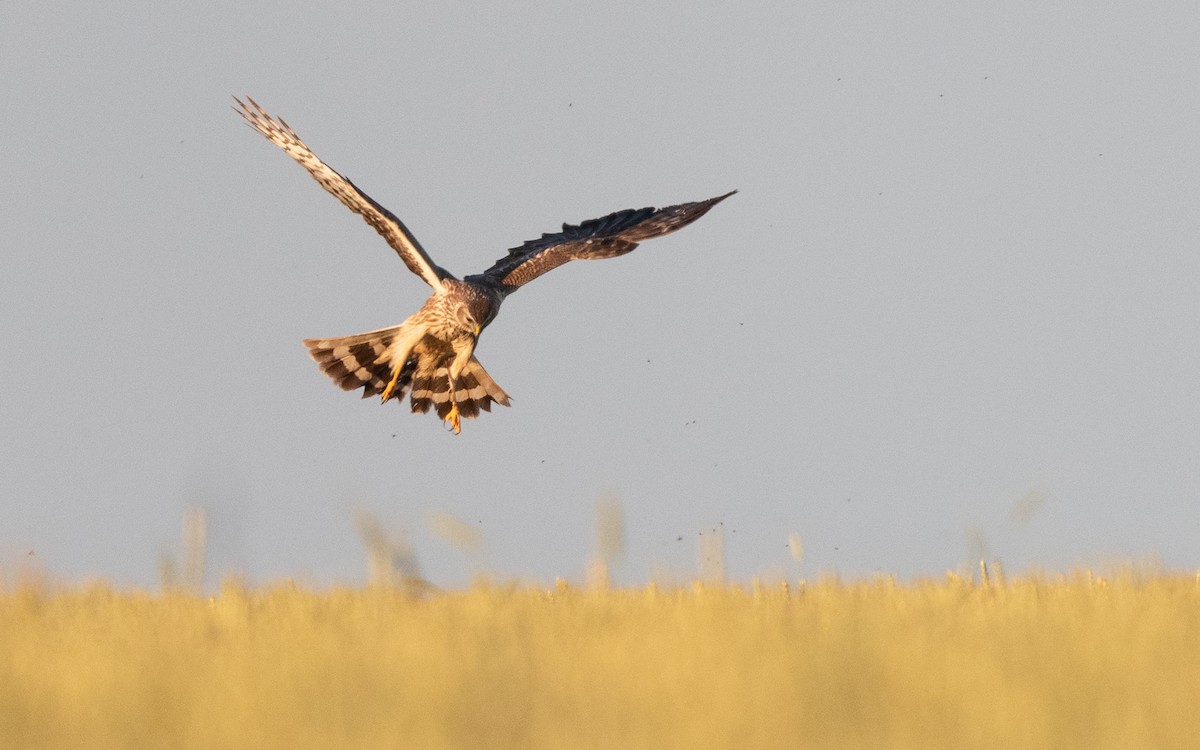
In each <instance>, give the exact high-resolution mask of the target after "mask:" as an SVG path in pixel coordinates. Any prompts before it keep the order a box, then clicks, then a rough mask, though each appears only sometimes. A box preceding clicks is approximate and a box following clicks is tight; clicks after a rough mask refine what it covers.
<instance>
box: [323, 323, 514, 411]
mask: <svg viewBox="0 0 1200 750" xmlns="http://www.w3.org/2000/svg"><path fill="white" fill-rule="evenodd" d="M411 333H412V331H405V330H404V325H399V326H393V327H392V328H382V329H380V330H378V331H370V332H368V333H358V334H354V335H353V336H343V337H341V338H333V339H306V340H305V341H304V345H305V346H307V347H308V353H309V355H310V356H311V357H312V358H313V360H315V361H316V363H317V364H318V365H319V366H320V368H321V372H323V373H325V374H326V375H328V376H329V378H330V379H331V380H332V381H333V382H334V383H337V385H338V386H339V387H340V388H341V389H342V390H344V391H353V390H357V389H359V388H361V389H362V391H363V395H362V397H363V398H368V397H370V396H377V395H379V394H381V393H383V392H384V390H386V389H387V386H388V383H389V382H391V379H392V374H393V373H394V371H395V369H394V368H395V366H396V363H397V362H398V361H399V359H398V357H400V356H401V355H403V356H404V357H405V363H404V368H403V369H402V370H401V371H400V377H399V379H398V380H397V381H396V387H395V388H394V389H393V391H392V393H391V396H390V397H389V398H388V400H389V401H390V400H391V399H396V401H397V402H398V403H399V402H403V400H404V396H405V393H406V392H409V390H410V387H411V395H410V404H411V406H412V410H413V413H422V414H423V413H426V412H428V411H429V410H430V409H435V410H436V413H437V415H438V417H439V418H441V419H445V418H446V417H447V416H448V415H449V414H450V408H451V402H450V370H449V367H448V360H447V359H446V358H445V356H444V354H443V353H442V352H441V351H440V350H441V348H442V347H441V346H440V345H438V344H437V343H436V342H433V341H431V340H430V339H428V338H425V339H422V340H421V341H419V342H418V343H417V344H416V345H415V347H410V346H407V345H406V342H405V340H404V339H407V338H410V334H411ZM417 335H419V334H417ZM442 363H447V364H442ZM457 386H458V387H457V388H456V389H455V393H454V400H455V401H456V402H457V403H458V411H459V414H460V415H461V416H463V417H466V418H473V417H477V416H479V413H480V411H487V412H490V411H491V410H492V404H493V403H498V404H500V405H502V406H509V405H510V403H511V402H510V400H509V396H508V394H507V393H505V392H504V389H503V388H501V387H500V386H499V385H497V384H496V381H495V380H492V376H491V375H488V373H487V370H485V369H483V365H481V364H480V363H479V360H477V359H475V357H473V356H472V357H471V359H470V360H469V361H468V362H467V365H466V367H464V368H463V371H462V374H461V375H459V377H458V383H457Z"/></svg>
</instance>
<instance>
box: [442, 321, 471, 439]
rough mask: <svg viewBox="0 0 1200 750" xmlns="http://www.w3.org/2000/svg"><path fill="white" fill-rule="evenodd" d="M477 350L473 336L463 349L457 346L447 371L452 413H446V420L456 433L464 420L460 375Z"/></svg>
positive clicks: (460, 429)
mask: <svg viewBox="0 0 1200 750" xmlns="http://www.w3.org/2000/svg"><path fill="white" fill-rule="evenodd" d="M474 352H475V337H471V338H470V339H469V340H468V341H467V343H466V346H463V347H462V348H461V349H460V348H458V346H457V345H456V346H455V352H454V361H453V362H451V363H450V368H449V372H447V373H446V380H447V384H448V385H449V386H450V413H449V414H447V415H446V421H447V422H449V423H450V426H451V427H453V428H454V434H455V435H457V434H459V433H460V432H462V420H461V419H460V418H459V413H458V398H457V396H458V377H459V376H460V375H462V371H463V369H464V368H466V366H467V362H470V361H471V355H472V354H473V353H474Z"/></svg>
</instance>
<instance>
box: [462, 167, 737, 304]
mask: <svg viewBox="0 0 1200 750" xmlns="http://www.w3.org/2000/svg"><path fill="white" fill-rule="evenodd" d="M736 192H737V191H736V190H734V191H733V192H729V193H726V194H725V195H718V196H717V197H716V198H709V199H708V200H706V201H698V202H696V203H681V204H679V205H678V206H667V207H666V208H658V209H655V208H628V209H625V210H624V211H617V212H616V213H613V214H609V215H608V216H605V217H603V218H600V219H591V220H589V221H585V222H583V223H582V224H578V225H575V224H563V228H562V231H561V232H556V233H554V234H543V235H542V236H541V238H540V239H536V240H529V241H528V242H526V243H525V244H523V245H521V246H520V247H514V248H513V249H511V250H509V251H508V255H507V256H505V257H503V258H501V259H500V260H498V261H496V263H495V265H493V266H492V267H491V268H489V269H488V270H486V271H484V272H483V273H481V274H476V275H474V276H468V277H467V280H468V281H475V282H480V283H485V284H489V285H491V286H494V287H497V288H499V289H501V290H503V291H504V292H506V293H507V292H512V291H515V290H516V289H517V288H519V287H520V286H522V285H523V284H527V283H529V282H530V281H533V280H534V279H536V278H537V277H538V276H541V275H542V274H544V273H546V272H547V271H549V270H552V269H554V268H558V267H559V266H561V265H562V264H563V263H566V262H567V261H570V260H594V259H598V258H615V257H617V256H618V255H624V254H625V253H627V252H629V251H631V250H633V249H634V248H635V247H637V246H638V243H639V242H641V241H642V240H648V239H650V238H652V237H661V236H662V235H664V234H667V233H669V232H674V231H675V230H676V229H679V228H681V227H685V226H687V225H688V224H691V223H692V222H693V221H695V220H696V219H699V218H700V217H701V216H703V215H704V214H706V213H708V210H709V209H710V208H712V207H713V206H715V205H717V204H718V203H720V202H721V201H723V200H725V199H726V198H728V197H729V196H731V195H733V193H736Z"/></svg>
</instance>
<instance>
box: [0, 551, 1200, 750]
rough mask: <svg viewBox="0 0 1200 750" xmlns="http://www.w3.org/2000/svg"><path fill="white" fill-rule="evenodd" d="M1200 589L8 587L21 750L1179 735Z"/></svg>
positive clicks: (1191, 681) (6, 690)
mask: <svg viewBox="0 0 1200 750" xmlns="http://www.w3.org/2000/svg"><path fill="white" fill-rule="evenodd" d="M1198 696H1200V586H1198V584H1197V579H1196V577H1195V576H1192V575H1187V576H1184V575H1176V576H1172V575H1156V576H1142V577H1139V576H1134V575H1129V576H1117V577H1114V578H1109V579H1100V578H1095V577H1092V576H1090V575H1088V574H1078V575H1075V576H1072V577H1068V578H1063V579H1053V580H1051V579H1042V580H1037V579H1026V580H1016V581H1010V582H1008V583H1004V584H992V585H981V584H977V583H972V582H970V581H967V580H963V579H959V578H955V577H953V576H951V577H948V578H946V579H943V580H937V581H928V582H916V583H912V584H898V583H895V582H893V581H890V580H886V579H880V580H876V581H871V582H862V583H839V582H837V581H835V580H828V581H823V582H818V583H809V584H797V583H793V584H791V585H790V586H786V585H783V584H772V585H770V586H767V585H765V584H764V585H759V586H747V587H745V588H740V587H734V586H718V585H700V584H697V585H694V586H690V587H683V588H677V589H667V588H656V587H648V588H639V589H607V588H603V587H598V588H595V589H579V588H572V587H569V586H565V585H559V586H558V587H555V588H551V589H541V588H536V587H526V586H515V587H506V586H500V585H484V584H480V585H477V586H475V587H473V588H471V589H469V590H466V591H458V592H437V591H424V592H414V591H412V590H407V591H406V590H404V589H402V588H396V587H382V586H376V587H370V588H366V589H354V590H350V589H346V590H332V591H323V592H315V591H307V590H304V589H301V588H296V587H294V586H287V585H284V586H278V587H267V588H262V589H253V590H251V589H246V588H243V587H240V586H238V585H232V584H230V585H226V586H225V587H223V588H222V589H221V590H220V591H219V592H218V593H217V594H216V595H214V596H201V595H191V594H183V593H165V594H149V593H136V592H118V591H115V590H113V589H112V588H110V587H108V586H105V585H89V586H86V587H79V588H67V589H55V588H52V587H47V586H23V587H15V588H10V589H9V590H8V591H5V592H3V593H0V747H3V748H38V747H44V748H62V747H88V748H93V747H129V748H134V747H136V748H150V747H164V748H166V747H169V748H192V747H194V748H232V747H254V748H305V747H321V748H335V747H336V748H342V747H381V748H383V747H386V748H401V747H405V748H407V747H414V748H424V747H489V748H490V747H520V748H526V747H530V748H576V747H606V748H631V747H634V748H636V747H646V748H650V747H653V748H667V747H772V748H788V747H872V748H905V747H911V748H929V747H954V748H986V747H998V748H999V747H1003V748H1014V747H1029V748H1041V747H1047V748H1048V747H1056V748H1058V747H1079V748H1097V747H1111V748H1151V747H1153V748H1171V747H1195V746H1197V743H1200V739H1198V738H1200V710H1198V709H1197V705H1198Z"/></svg>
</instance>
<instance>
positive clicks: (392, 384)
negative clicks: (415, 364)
mask: <svg viewBox="0 0 1200 750" xmlns="http://www.w3.org/2000/svg"><path fill="white" fill-rule="evenodd" d="M403 369H404V363H403V362H401V363H400V364H398V365H396V370H395V372H393V373H392V379H391V381H389V382H388V384H387V388H384V389H383V397H382V400H381V402H380V403H384V404H386V403H387V400H388V399H389V398H391V397H392V392H393V391H395V390H396V383H399V382H400V372H401V370H403Z"/></svg>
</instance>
